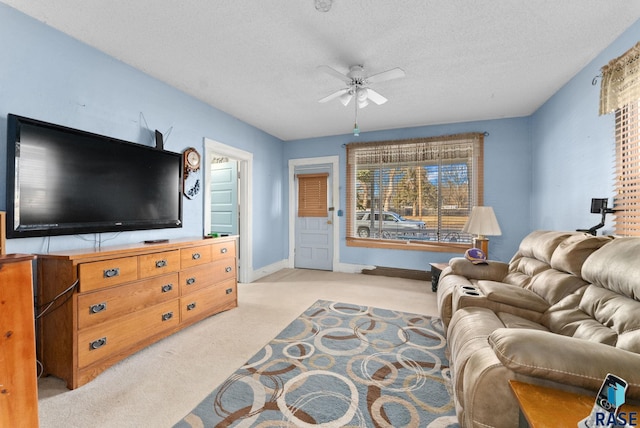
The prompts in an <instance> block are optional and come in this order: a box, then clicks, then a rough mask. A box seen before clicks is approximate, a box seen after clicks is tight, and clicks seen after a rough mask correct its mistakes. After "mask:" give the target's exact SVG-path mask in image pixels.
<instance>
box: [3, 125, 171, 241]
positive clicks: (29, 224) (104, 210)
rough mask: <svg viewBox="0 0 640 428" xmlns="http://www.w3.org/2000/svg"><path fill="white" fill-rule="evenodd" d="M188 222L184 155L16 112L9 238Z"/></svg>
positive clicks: (10, 145)
mask: <svg viewBox="0 0 640 428" xmlns="http://www.w3.org/2000/svg"><path fill="white" fill-rule="evenodd" d="M170 227H182V155H181V154H179V153H172V152H167V151H163V150H157V149H156V148H154V147H149V146H143V145H140V144H134V143H130V142H126V141H122V140H117V139H114V138H110V137H105V136H101V135H96V134H92V133H88V132H84V131H79V130H75V129H71V128H66V127H62V126H58V125H54V124H50V123H46V122H42V121H38V120H34V119H29V118H25V117H21V116H16V115H12V114H10V115H9V116H8V123H7V237H9V238H19V237H27V236H49V235H69V234H80V233H100V232H113V231H125V230H142V229H159V228H170Z"/></svg>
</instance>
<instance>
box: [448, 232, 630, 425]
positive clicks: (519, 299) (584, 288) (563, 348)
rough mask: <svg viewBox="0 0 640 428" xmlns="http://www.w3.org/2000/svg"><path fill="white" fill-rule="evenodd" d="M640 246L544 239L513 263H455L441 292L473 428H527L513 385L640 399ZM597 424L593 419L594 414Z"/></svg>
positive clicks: (531, 238)
mask: <svg viewBox="0 0 640 428" xmlns="http://www.w3.org/2000/svg"><path fill="white" fill-rule="evenodd" d="M639 300H640V238H615V239H614V238H612V237H604V236H598V237H594V236H591V235H587V234H583V233H578V232H556V231H535V232H532V233H531V234H529V235H528V236H527V237H525V238H524V239H523V240H522V242H521V243H520V246H519V249H518V251H517V252H516V254H515V255H514V256H513V258H512V259H511V261H510V262H509V263H508V264H507V263H501V262H496V261H489V263H488V264H486V265H474V264H472V263H471V262H469V261H468V260H466V259H464V258H454V259H452V260H451V261H450V266H449V267H448V268H447V269H445V270H444V271H443V272H442V275H441V276H440V281H439V284H438V305H439V311H440V316H441V318H442V321H443V323H444V325H445V328H446V332H447V333H446V334H447V340H448V347H449V353H450V364H451V372H452V378H453V386H454V388H453V389H454V391H453V394H454V399H455V403H456V412H457V415H458V419H459V421H460V423H461V424H462V426H464V427H513V426H517V425H518V405H517V401H516V399H515V396H514V395H513V393H512V392H511V390H510V386H509V382H508V381H509V380H510V379H515V380H520V381H523V382H528V383H533V384H540V385H546V386H552V387H555V388H558V389H564V390H569V391H576V392H583V393H588V394H591V395H593V396H594V397H595V394H596V392H597V390H598V388H599V386H600V384H601V383H602V380H603V379H604V377H605V376H606V374H607V373H609V372H611V373H615V374H617V375H619V376H621V377H622V378H624V379H626V380H627V381H628V382H629V389H628V391H627V396H628V397H629V398H630V399H632V400H633V399H635V400H638V399H640V355H639V354H640V301H639ZM585 416H587V415H585Z"/></svg>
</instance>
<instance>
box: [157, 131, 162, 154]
mask: <svg viewBox="0 0 640 428" xmlns="http://www.w3.org/2000/svg"><path fill="white" fill-rule="evenodd" d="M156 149H158V150H164V137H163V136H162V132H160V131H158V130H157V129H156Z"/></svg>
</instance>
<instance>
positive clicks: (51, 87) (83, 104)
mask: <svg viewBox="0 0 640 428" xmlns="http://www.w3.org/2000/svg"><path fill="white" fill-rule="evenodd" d="M0 40H2V50H1V51H0V180H1V181H0V209H4V208H5V205H6V202H5V198H6V153H7V148H6V137H5V136H6V126H7V122H6V118H7V114H8V113H15V114H19V115H22V116H27V117H32V118H35V119H40V120H43V121H46V122H52V123H56V124H60V125H64V126H69V127H72V128H77V129H82V130H85V131H90V132H94V133H97V134H102V135H107V136H111V137H115V138H119V139H123V140H127V141H132V142H135V143H139V144H145V145H153V144H154V143H153V137H152V136H151V135H152V132H153V131H154V130H155V129H158V130H160V131H161V132H163V133H165V139H166V141H165V149H166V150H169V151H173V152H182V151H183V150H184V149H185V148H186V147H190V146H193V147H195V148H197V149H198V150H199V151H200V152H201V153H202V151H203V149H204V142H203V141H204V140H203V139H204V138H205V137H207V138H210V139H213V140H216V141H219V142H221V143H224V144H227V145H230V146H234V147H237V148H240V149H242V150H245V151H248V152H251V153H253V156H254V171H253V174H254V176H255V177H256V179H255V180H254V182H253V186H254V187H253V210H254V212H253V220H254V231H255V233H254V236H253V244H254V246H253V264H254V268H255V269H257V268H260V267H263V266H267V265H270V264H273V263H276V262H280V261H281V260H283V259H284V258H285V257H286V255H287V253H286V252H285V250H286V247H285V243H286V238H285V236H286V233H287V228H286V220H285V217H284V215H283V214H284V213H285V212H286V210H285V206H286V203H285V201H284V199H282V197H281V193H282V192H281V189H282V187H283V186H284V182H283V174H284V165H283V144H282V141H280V140H279V139H277V138H275V137H273V136H271V135H268V134H266V133H264V132H262V131H260V130H258V129H256V128H254V127H252V126H249V125H247V124H246V123H243V122H241V121H239V120H237V119H235V118H233V117H231V116H229V115H227V114H225V113H223V112H221V111H219V110H217V109H215V108H212V107H210V106H208V105H206V104H204V103H202V102H200V101H198V100H196V99H194V98H193V97H190V96H187V95H185V94H184V93H182V92H180V91H178V90H177V89H175V88H172V87H170V86H168V85H166V84H164V83H162V82H160V81H158V80H155V79H153V78H150V77H149V76H148V75H145V74H144V73H142V72H140V71H137V70H135V69H133V68H131V67H129V66H127V65H125V64H123V63H121V62H119V61H117V60H115V59H113V58H111V57H109V56H107V55H104V54H102V53H101V52H99V51H97V50H95V49H93V48H90V47H88V46H86V45H84V44H82V43H79V42H78V41H76V40H74V39H72V38H70V37H68V36H66V35H64V34H62V33H60V32H58V31H56V30H53V29H51V28H49V27H47V26H45V25H43V24H41V23H39V22H37V21H35V20H33V19H31V18H29V17H27V16H25V15H23V14H22V13H19V12H17V11H15V10H14V9H12V8H10V7H8V6H6V5H4V4H1V3H0ZM142 116H143V117H144V120H143V119H142V118H141V117H142ZM147 125H148V128H147ZM170 129H171V132H170V134H169V135H167V132H168V131H169V130H170ZM149 130H151V132H150V131H149ZM285 176H286V175H285ZM202 218H203V199H202V192H201V193H200V195H199V196H198V197H196V198H195V199H193V200H188V199H186V198H185V199H184V218H183V220H184V227H183V228H182V229H166V230H152V231H139V232H124V233H121V234H119V235H118V234H113V233H105V234H101V239H102V240H104V241H106V240H108V239H110V238H114V239H113V240H110V241H108V244H109V245H111V244H123V243H130V242H140V241H143V240H144V239H152V238H158V237H167V238H172V237H183V236H202V233H203V232H202V230H203V226H202V224H203V221H202ZM83 237H84V238H87V239H90V240H93V239H94V235H86V236H83ZM105 245H107V242H105ZM90 246H92V242H87V241H84V240H81V239H79V238H78V237H75V236H59V237H52V238H51V240H50V242H49V241H48V240H47V239H45V238H20V239H10V240H8V241H7V249H8V252H11V253H13V252H24V253H40V252H44V251H46V250H47V249H49V250H50V251H56V250H62V249H71V248H73V249H75V248H85V247H90Z"/></svg>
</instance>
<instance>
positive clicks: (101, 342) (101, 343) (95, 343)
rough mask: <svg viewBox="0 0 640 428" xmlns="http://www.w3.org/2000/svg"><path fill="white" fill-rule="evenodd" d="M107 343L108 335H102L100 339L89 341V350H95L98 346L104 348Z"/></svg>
mask: <svg viewBox="0 0 640 428" xmlns="http://www.w3.org/2000/svg"><path fill="white" fill-rule="evenodd" d="M106 344H107V337H106V336H105V337H101V338H100V339H98V340H94V341H93V342H91V343H89V350H90V351H93V350H95V349H98V348H102V347H103V346H104V345H106Z"/></svg>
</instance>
